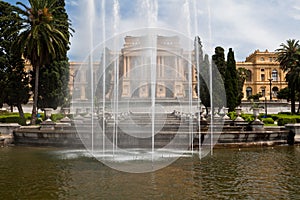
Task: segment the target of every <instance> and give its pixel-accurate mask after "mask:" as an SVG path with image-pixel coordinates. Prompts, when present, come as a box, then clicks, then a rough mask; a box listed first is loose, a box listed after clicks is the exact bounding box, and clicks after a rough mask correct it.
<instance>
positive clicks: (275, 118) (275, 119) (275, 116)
mask: <svg viewBox="0 0 300 200" xmlns="http://www.w3.org/2000/svg"><path fill="white" fill-rule="evenodd" d="M271 118H272V119H273V120H274V121H277V120H278V119H279V116H278V115H271Z"/></svg>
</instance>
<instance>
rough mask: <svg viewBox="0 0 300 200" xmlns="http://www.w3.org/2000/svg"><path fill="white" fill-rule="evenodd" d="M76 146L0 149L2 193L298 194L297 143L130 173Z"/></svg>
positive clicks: (106, 195)
mask: <svg viewBox="0 0 300 200" xmlns="http://www.w3.org/2000/svg"><path fill="white" fill-rule="evenodd" d="M83 155H84V154H83V153H82V152H81V151H69V150H66V149H57V148H37V147H7V148H1V149H0V173H1V176H0V198H1V199H300V170H299V167H300V147H297V146H295V147H293V146H280V147H274V148H251V149H217V150H215V151H214V154H213V156H207V157H205V158H203V159H202V160H199V158H198V156H192V157H182V158H180V159H178V160H177V161H176V162H174V163H173V164H171V165H169V166H168V167H166V168H163V169H161V170H158V171H155V172H151V173H142V174H131V173H125V172H120V171H116V170H114V169H111V168H109V167H107V166H105V165H104V164H102V163H101V162H99V161H97V160H96V159H94V158H92V157H87V156H83Z"/></svg>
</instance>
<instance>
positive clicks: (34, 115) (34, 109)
mask: <svg viewBox="0 0 300 200" xmlns="http://www.w3.org/2000/svg"><path fill="white" fill-rule="evenodd" d="M39 71H40V67H39V64H38V65H36V67H35V81H34V93H33V105H32V113H31V122H30V123H31V124H32V125H35V124H36V119H37V102H38V92H39Z"/></svg>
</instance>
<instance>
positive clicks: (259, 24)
mask: <svg viewBox="0 0 300 200" xmlns="http://www.w3.org/2000/svg"><path fill="white" fill-rule="evenodd" d="M87 1H90V0H82V1H75V0H68V1H67V3H68V4H70V5H72V7H71V8H72V10H71V11H70V14H69V16H70V18H71V19H72V21H73V24H74V28H75V29H76V33H75V35H74V38H72V46H71V51H70V52H69V55H70V57H71V59H72V58H74V59H76V58H80V57H82V55H83V54H86V52H85V51H86V49H87V48H88V41H87V40H88V39H89V33H88V30H89V29H88V24H89V20H90V19H88V18H87V12H89V11H88V8H87V3H86V2H87ZM95 2H96V3H97V5H96V7H97V8H96V9H97V10H96V15H97V17H96V19H97V20H96V25H95V30H96V31H95V35H96V36H95V37H96V38H97V39H96V42H97V43H99V42H101V41H102V37H101V35H102V32H103V27H102V20H101V10H100V5H101V1H95ZM106 2H107V7H109V8H107V9H106V25H107V26H106V28H105V29H106V35H107V37H109V36H112V35H113V33H112V27H113V26H112V24H111V23H112V17H111V16H112V2H113V1H106ZM157 2H158V22H157V26H158V27H161V28H169V29H172V30H175V31H179V32H182V33H184V34H186V35H188V28H190V32H191V33H190V35H191V37H194V35H196V34H197V35H200V36H201V38H202V41H203V44H204V49H207V51H209V53H213V52H211V50H212V49H213V48H214V47H215V46H217V45H220V46H223V47H224V48H225V49H228V48H229V47H232V48H233V49H234V51H235V53H236V57H237V60H244V59H245V58H246V56H248V55H249V54H250V53H252V52H253V51H254V50H256V49H260V50H265V49H268V50H269V51H274V50H275V49H276V48H278V47H279V45H280V44H281V43H282V42H285V41H286V40H287V39H290V38H295V39H299V35H298V33H299V32H300V26H299V20H300V2H299V1H298V0H287V1H281V0H268V1H261V0H249V1H240V0H226V1H224V0H215V1H209V0H201V1H199V0H193V1H189V3H190V4H191V5H190V12H191V16H190V18H191V22H190V23H187V13H186V11H184V9H183V7H184V2H185V1H183V0H157ZM195 2H196V4H197V6H198V7H197V10H196V12H197V13H196V14H195V13H194V8H193V4H194V3H195ZM139 3H140V1H139V0H120V9H121V13H120V15H121V18H120V20H121V21H120V27H119V31H120V32H125V31H129V30H134V29H137V28H140V27H146V26H147V22H146V17H145V16H146V13H145V12H146V11H145V10H143V9H141V6H140V5H139ZM209 10H210V11H211V21H209V20H210V19H209V16H208V15H209ZM195 16H197V22H198V23H197V24H195ZM210 27H211V30H210ZM210 33H211V35H210ZM297 37H298V38H297ZM84 52H85V53H84Z"/></svg>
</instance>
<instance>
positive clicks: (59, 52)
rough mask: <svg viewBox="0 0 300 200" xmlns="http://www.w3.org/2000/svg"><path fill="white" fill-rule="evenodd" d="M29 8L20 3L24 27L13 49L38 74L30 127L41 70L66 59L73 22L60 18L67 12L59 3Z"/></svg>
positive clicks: (34, 1) (32, 0) (51, 0)
mask: <svg viewBox="0 0 300 200" xmlns="http://www.w3.org/2000/svg"><path fill="white" fill-rule="evenodd" d="M29 4H30V7H27V6H26V5H25V4H23V3H21V2H17V5H20V6H22V8H23V9H22V8H19V7H18V8H16V13H18V20H17V23H21V26H20V28H19V30H18V39H17V40H16V42H15V43H14V45H13V46H14V48H15V49H18V50H19V51H20V52H21V53H22V55H23V56H24V58H25V59H27V60H29V61H30V62H31V64H32V67H33V71H34V73H35V77H34V78H35V83H34V97H33V99H34V100H33V108H32V117H31V124H35V122H36V114H37V103H38V96H39V95H38V91H39V90H38V88H39V72H40V68H42V67H45V66H46V65H49V64H50V63H51V61H53V60H62V59H64V58H65V57H66V51H67V49H66V44H69V36H70V32H69V30H70V26H69V25H70V22H69V21H68V20H66V18H65V15H63V14H61V9H64V8H63V7H62V6H59V5H58V1H57V0H45V1H40V0H29ZM66 30H68V31H66Z"/></svg>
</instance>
